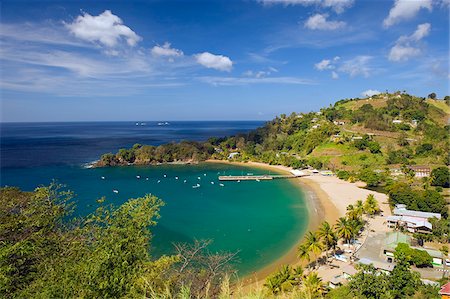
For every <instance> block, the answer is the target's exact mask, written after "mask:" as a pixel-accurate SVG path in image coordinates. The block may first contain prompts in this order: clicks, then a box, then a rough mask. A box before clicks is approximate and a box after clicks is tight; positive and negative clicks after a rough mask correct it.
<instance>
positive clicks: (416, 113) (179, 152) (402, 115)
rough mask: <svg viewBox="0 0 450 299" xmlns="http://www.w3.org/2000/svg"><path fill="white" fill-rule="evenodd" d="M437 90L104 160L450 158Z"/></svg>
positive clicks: (357, 165)
mask: <svg viewBox="0 0 450 299" xmlns="http://www.w3.org/2000/svg"><path fill="white" fill-rule="evenodd" d="M430 96H431V97H432V98H433V94H432V95H430ZM432 98H421V97H416V96H412V95H409V94H406V93H401V92H397V93H394V94H390V93H382V94H379V95H376V96H373V97H369V98H364V99H359V98H357V99H345V100H340V101H338V102H336V103H335V104H334V105H330V107H328V108H323V109H321V110H320V111H319V112H310V113H295V112H293V113H291V114H290V115H284V114H282V115H280V116H278V117H276V118H275V119H273V120H272V121H269V122H267V123H266V124H265V125H264V126H262V127H260V128H258V129H256V130H253V131H251V132H249V133H247V134H239V135H236V136H231V137H224V138H210V139H209V140H208V141H207V142H204V143H199V142H188V141H186V142H181V143H177V144H166V145H161V146H157V147H155V146H147V145H139V144H136V145H135V146H134V147H133V148H131V149H121V150H120V151H119V152H118V153H117V154H105V155H103V156H102V157H101V159H100V161H99V162H98V163H97V166H113V165H127V164H157V163H168V162H169V163H170V162H199V161H203V160H206V159H209V158H214V159H223V160H226V159H231V157H232V159H233V160H237V161H261V162H266V163H269V164H282V165H286V166H292V167H295V168H299V167H303V166H306V165H311V166H313V167H316V168H328V169H331V170H341V171H342V170H343V171H349V172H351V171H360V170H361V169H367V168H381V169H383V168H386V167H388V166H389V165H400V164H403V165H414V164H417V165H428V166H430V167H433V166H439V165H440V166H443V165H448V164H449V158H448V155H447V153H448V149H449V140H448V129H449V126H448V116H449V111H450V108H449V101H450V100H449V99H450V97H448V96H447V97H445V99H443V100H437V99H432ZM232 153H233V154H232ZM236 153H238V154H236ZM230 154H232V155H230Z"/></svg>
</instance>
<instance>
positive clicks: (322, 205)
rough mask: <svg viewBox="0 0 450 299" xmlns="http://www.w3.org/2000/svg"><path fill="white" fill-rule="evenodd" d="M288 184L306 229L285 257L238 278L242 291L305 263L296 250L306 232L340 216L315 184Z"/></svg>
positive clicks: (250, 164) (302, 181) (254, 164)
mask: <svg viewBox="0 0 450 299" xmlns="http://www.w3.org/2000/svg"><path fill="white" fill-rule="evenodd" d="M205 162H206V163H220V164H231V165H239V166H248V167H256V168H261V169H265V170H268V171H272V172H278V173H281V174H285V173H290V170H291V168H290V167H286V166H282V165H269V164H265V163H261V162H231V161H225V160H206V161H205ZM289 180H291V182H292V184H293V185H294V186H295V187H296V188H298V189H299V191H300V192H301V193H302V194H303V195H304V198H305V204H306V206H307V209H308V225H307V226H306V229H305V230H304V231H302V232H301V233H300V234H299V236H298V239H297V241H296V242H295V244H294V245H293V246H292V247H291V248H290V249H289V250H288V251H287V252H286V253H285V254H283V255H282V256H280V257H279V258H277V259H276V260H274V261H272V262H270V263H269V264H268V265H266V266H264V267H263V268H261V269H259V270H256V271H255V272H254V273H253V274H248V275H246V276H244V277H242V278H240V280H241V281H242V283H243V285H244V286H245V287H250V286H252V285H255V284H259V283H263V281H264V279H265V278H266V277H267V276H268V275H270V274H271V273H273V272H275V271H277V270H278V269H279V268H280V267H281V266H282V265H286V264H289V265H295V266H297V265H302V266H303V265H305V262H301V261H300V260H299V259H298V257H297V248H298V246H299V245H300V244H301V243H302V242H303V240H304V237H305V235H306V234H307V233H308V232H309V231H315V230H317V229H318V227H319V225H320V224H321V223H322V222H323V221H328V222H329V223H330V224H331V225H333V224H334V223H335V222H336V220H337V219H338V218H339V217H340V216H341V215H339V214H338V209H337V208H336V206H335V205H334V204H333V202H332V200H331V199H330V197H329V196H328V195H327V194H326V193H325V192H324V191H323V190H322V189H321V188H320V185H319V184H318V183H316V182H314V181H312V180H305V179H304V178H294V179H289Z"/></svg>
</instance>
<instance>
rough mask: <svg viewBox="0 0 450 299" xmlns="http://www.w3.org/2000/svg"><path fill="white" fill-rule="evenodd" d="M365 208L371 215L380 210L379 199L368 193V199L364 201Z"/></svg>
mask: <svg viewBox="0 0 450 299" xmlns="http://www.w3.org/2000/svg"><path fill="white" fill-rule="evenodd" d="M364 210H365V211H366V213H367V214H369V215H370V216H372V215H375V214H377V213H378V212H380V206H379V205H378V201H377V200H376V199H375V196H373V194H369V195H367V198H366V201H365V202H364Z"/></svg>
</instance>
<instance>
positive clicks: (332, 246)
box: [297, 194, 380, 268]
mask: <svg viewBox="0 0 450 299" xmlns="http://www.w3.org/2000/svg"><path fill="white" fill-rule="evenodd" d="M379 212H380V207H379V205H378V202H377V200H376V199H375V197H374V196H373V194H369V195H368V196H367V198H366V200H365V201H364V202H363V201H362V200H358V201H357V202H356V203H355V204H354V205H349V206H348V207H347V214H346V216H345V217H341V218H339V219H338V221H337V222H336V224H335V225H334V226H331V225H330V224H329V223H328V222H326V221H325V222H323V223H322V224H321V225H320V227H319V229H318V230H317V231H316V232H308V233H307V234H306V236H305V240H304V241H303V243H302V244H300V246H299V247H298V251H297V252H298V256H299V258H300V259H301V260H305V261H307V262H310V261H311V260H313V261H314V264H313V265H312V267H313V268H314V267H315V266H316V260H317V258H318V257H320V256H321V255H322V254H323V252H325V255H326V258H328V253H329V251H330V250H332V251H335V250H336V246H337V244H338V241H339V239H342V240H343V241H344V242H346V243H348V244H349V243H350V242H351V240H353V239H355V238H356V237H357V236H358V235H359V234H360V232H361V229H362V228H363V227H364V224H365V222H364V220H363V215H364V214H366V215H368V216H373V215H375V214H377V213H379Z"/></svg>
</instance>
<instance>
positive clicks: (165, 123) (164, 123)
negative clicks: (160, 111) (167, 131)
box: [158, 121, 170, 126]
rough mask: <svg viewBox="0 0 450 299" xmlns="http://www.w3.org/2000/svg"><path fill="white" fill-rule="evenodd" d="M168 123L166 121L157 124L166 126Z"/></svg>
mask: <svg viewBox="0 0 450 299" xmlns="http://www.w3.org/2000/svg"><path fill="white" fill-rule="evenodd" d="M168 125H170V123H168V122H167V121H165V122H159V123H158V126H168Z"/></svg>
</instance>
